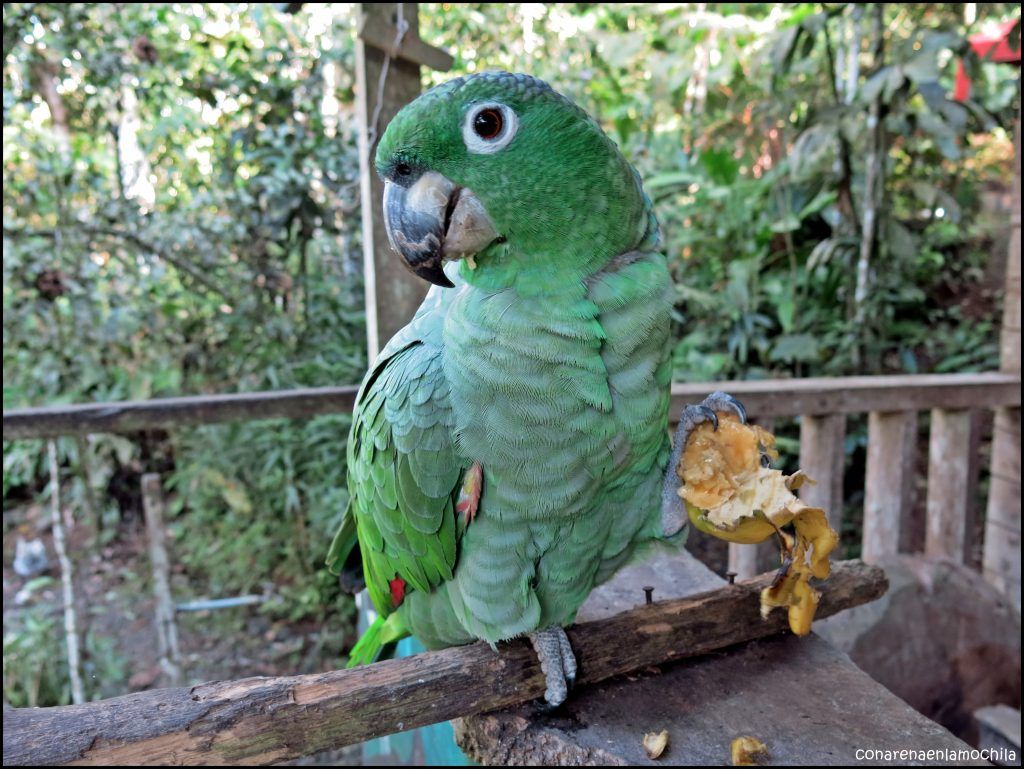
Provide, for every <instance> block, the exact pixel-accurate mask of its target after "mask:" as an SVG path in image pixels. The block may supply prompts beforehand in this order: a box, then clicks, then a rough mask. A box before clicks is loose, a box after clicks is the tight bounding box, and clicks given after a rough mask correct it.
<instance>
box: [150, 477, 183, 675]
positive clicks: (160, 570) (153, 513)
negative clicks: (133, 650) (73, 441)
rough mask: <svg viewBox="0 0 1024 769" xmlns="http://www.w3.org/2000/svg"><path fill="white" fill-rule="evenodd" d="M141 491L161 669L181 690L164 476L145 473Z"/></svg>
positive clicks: (179, 652) (179, 657) (179, 654)
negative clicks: (168, 555) (165, 513)
mask: <svg viewBox="0 0 1024 769" xmlns="http://www.w3.org/2000/svg"><path fill="white" fill-rule="evenodd" d="M141 487H142V510H143V513H144V515H145V517H146V539H147V542H148V544H149V565H150V569H151V570H152V575H153V596H154V598H155V599H156V607H155V609H154V614H155V617H154V621H155V624H156V637H157V644H158V646H159V648H160V667H161V669H162V670H163V671H164V675H165V676H167V680H168V682H169V683H170V684H171V685H172V686H177V685H178V684H179V683H181V650H180V649H179V648H178V623H177V620H176V619H175V616H174V613H175V605H174V599H173V598H172V597H171V561H170V559H169V558H168V557H167V536H166V530H165V527H166V524H165V523H164V487H163V483H162V482H161V481H160V474H159V473H145V474H144V475H143V476H142V481H141Z"/></svg>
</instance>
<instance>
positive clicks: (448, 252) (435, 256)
mask: <svg viewBox="0 0 1024 769" xmlns="http://www.w3.org/2000/svg"><path fill="white" fill-rule="evenodd" d="M375 162H376V167H377V171H378V173H379V174H380V175H381V177H382V179H383V180H384V216H385V223H386V225H387V231H388V237H389V240H390V242H391V246H392V248H393V249H394V250H395V251H396V252H397V253H398V254H399V255H400V256H401V257H402V259H403V260H404V261H405V263H406V265H407V266H408V267H409V269H411V270H412V271H413V272H415V273H416V274H417V275H419V276H420V277H422V278H424V279H426V280H428V281H430V282H431V283H434V284H436V285H441V286H451V285H452V283H451V281H450V280H449V279H448V277H447V276H446V275H445V273H444V271H443V269H442V267H443V264H444V263H445V262H446V261H452V260H459V259H462V260H465V262H464V267H463V273H462V274H463V276H464V277H466V278H467V280H470V281H471V280H472V278H473V277H474V276H479V275H481V274H484V273H486V272H488V271H489V270H492V271H501V272H503V273H504V274H509V273H510V272H517V273H522V272H528V271H530V270H537V269H543V270H545V271H546V273H545V274H547V275H549V276H552V275H555V274H558V273H559V270H561V272H562V274H564V273H565V271H569V272H572V271H575V272H576V273H577V274H581V275H582V274H586V272H587V271H588V270H592V269H593V268H598V267H600V266H601V265H602V264H604V263H605V262H607V261H608V260H609V259H611V258H612V257H614V256H616V255H618V254H621V253H624V252H626V251H629V250H632V249H634V248H636V247H637V246H638V244H640V243H641V242H642V241H643V240H644V238H645V237H649V236H650V233H651V227H652V222H653V218H652V217H650V216H649V214H648V212H647V208H648V206H645V200H646V198H645V196H644V193H643V189H642V187H641V185H640V181H639V177H638V176H637V174H636V172H635V171H634V170H633V168H632V166H630V165H629V163H628V162H627V161H626V160H625V159H624V158H623V156H622V154H621V153H620V152H619V150H618V148H617V147H616V146H615V143H614V142H612V141H611V140H610V139H609V138H608V137H607V136H606V135H605V134H604V132H603V131H602V130H601V129H600V127H599V126H598V125H597V124H596V123H595V122H594V121H593V120H592V119H591V118H590V117H589V116H588V115H587V114H586V113H585V112H584V111H583V110H581V109H580V108H579V107H577V106H576V105H575V104H573V103H572V102H571V101H569V100H568V99H566V98H565V97H563V96H561V95H560V94H558V93H556V92H555V91H554V90H552V89H551V88H550V87H549V86H548V85H547V84H545V83H544V82H542V81H540V80H537V79H536V78H533V77H530V76H527V75H513V74H509V73H506V72H488V73H483V74H480V75H473V76H470V77H466V78H458V79H455V80H452V81H449V82H447V83H445V84H443V85H440V86H438V87H436V88H434V89H432V90H430V91H427V92H426V93H424V94H423V95H422V96H420V97H419V98H417V99H416V100H415V101H413V102H412V103H410V104H408V105H407V106H406V107H404V108H403V109H402V110H401V111H400V112H399V113H398V115H396V116H395V118H394V120H392V121H391V123H390V124H389V125H388V127H387V130H386V131H385V132H384V135H383V136H382V137H381V141H380V143H379V145H378V146H377V153H376V159H375ZM556 268H557V269H556ZM466 269H469V270H470V272H469V273H467V272H466Z"/></svg>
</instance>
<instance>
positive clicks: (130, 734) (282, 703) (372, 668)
mask: <svg viewBox="0 0 1024 769" xmlns="http://www.w3.org/2000/svg"><path fill="white" fill-rule="evenodd" d="M773 577H774V574H764V575H762V576H760V577H758V578H756V579H753V580H750V581H747V582H744V583H737V584H736V585H730V586H726V587H723V588H719V589H716V590H711V591H708V592H704V593H700V594H698V595H694V596H689V597H687V598H682V599H678V600H675V601H664V602H656V603H653V604H651V605H649V606H645V605H641V606H639V607H638V608H636V609H633V610H632V611H627V612H623V613H622V614H618V615H616V616H615V617H612V618H610V619H605V620H601V621H599V622H590V623H583V624H580V625H576V626H574V627H572V628H570V629H569V637H570V640H571V642H572V645H573V649H574V650H575V652H576V656H577V658H578V660H579V662H580V676H579V678H578V679H577V685H580V684H584V685H585V684H592V683H596V682H598V681H603V680H605V679H608V678H611V677H612V676H617V675H622V674H624V673H629V672H631V671H634V670H639V669H642V668H646V667H649V666H650V665H656V664H661V663H663V662H667V661H669V660H676V659H683V658H686V657H694V656H698V655H701V654H707V653H709V652H712V651H715V650H718V649H722V648H725V647H728V646H733V645H735V644H737V643H743V642H745V641H750V640H754V639H756V638H764V637H766V636H769V635H775V634H777V633H780V632H782V631H783V630H784V628H786V626H787V622H788V621H787V617H786V613H785V612H784V611H774V612H772V613H771V614H770V615H769V616H768V618H767V619H766V620H762V619H761V614H760V592H761V589H762V588H763V587H765V586H766V585H767V584H769V583H770V582H771V580H772V578H773ZM886 589H887V582H886V579H885V574H884V573H883V572H882V571H881V569H878V568H876V567H872V566H869V565H867V564H864V563H862V562H860V561H847V562H840V563H837V564H835V565H834V568H833V572H832V576H831V577H830V578H829V579H828V580H827V581H826V582H824V583H822V585H821V591H822V597H821V603H820V604H819V606H818V612H817V616H818V617H827V616H830V615H832V614H835V613H836V612H837V611H841V610H842V609H846V608H850V607H852V606H856V605H859V604H863V603H867V602H868V601H872V600H874V599H876V598H878V597H879V596H881V595H882V594H883V593H884V592H885V590H886ZM544 688H545V684H544V678H543V675H542V673H541V671H540V665H539V664H538V662H537V659H536V657H535V655H534V653H533V651H532V649H531V648H530V645H529V644H528V643H527V642H526V641H524V640H521V639H520V640H516V641H513V642H510V643H508V644H502V648H501V650H500V652H499V653H498V654H495V653H494V652H493V651H492V650H491V648H490V647H489V646H488V645H487V644H485V643H476V644H473V645H471V646H462V647H454V648H451V649H444V650H441V651H436V652H427V653H425V654H418V655H415V656H413V657H407V658H404V659H392V660H386V661H384V662H378V663H376V664H374V665H369V666H366V667H361V668H355V669H352V670H337V671H333V672H330V673H319V674H312V675H301V676H289V677H283V678H247V679H243V680H239V681H221V682H217V683H210V684H203V685H201V686H195V687H192V688H178V689H157V690H152V691H146V692H139V693H136V694H129V695H127V696H124V697H117V698H115V699H110V700H104V701H100V702H93V703H87V704H84V705H68V706H64V707H56V708H9V707H4V729H3V739H4V763H5V764H8V763H10V764H34V765H63V764H69V763H79V764H86V763H90V764H114V765H118V764H120V765H153V764H166V763H172V762H173V763H176V764H209V763H220V764H270V763H278V762H281V761H288V760H291V759H294V758H299V757H301V756H307V755H312V754H313V753H317V752H319V751H322V750H327V749H330V748H338V747H341V746H343V745H350V744H353V743H357V742H362V741H364V740H367V739H370V738H373V737H379V736H382V735H385V734H392V733H395V732H400V731H406V730H409V729H413V728H416V727H419V726H424V725H427V724H432V723H437V722H439V721H447V720H450V719H452V718H456V717H459V716H465V715H470V714H474V713H482V712H486V711H490V710H495V709H497V708H502V707H508V706H510V705H515V704H520V703H524V702H528V701H530V700H533V699H536V698H537V697H539V696H541V695H542V694H543V692H544Z"/></svg>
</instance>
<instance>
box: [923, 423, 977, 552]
mask: <svg viewBox="0 0 1024 769" xmlns="http://www.w3.org/2000/svg"><path fill="white" fill-rule="evenodd" d="M971 422H972V420H971V412H970V411H966V410H958V411H947V410H946V409H932V422H931V435H930V437H929V439H928V507H927V510H928V513H927V516H928V517H927V524H926V530H925V546H924V552H925V554H926V555H929V556H933V557H946V558H952V559H954V560H956V561H957V562H958V563H963V562H964V559H965V557H966V555H967V550H966V547H967V522H968V519H969V517H970V516H969V508H970V504H971V500H970V499H969V496H968V495H969V492H970V488H971V466H972V465H971V461H970V451H971Z"/></svg>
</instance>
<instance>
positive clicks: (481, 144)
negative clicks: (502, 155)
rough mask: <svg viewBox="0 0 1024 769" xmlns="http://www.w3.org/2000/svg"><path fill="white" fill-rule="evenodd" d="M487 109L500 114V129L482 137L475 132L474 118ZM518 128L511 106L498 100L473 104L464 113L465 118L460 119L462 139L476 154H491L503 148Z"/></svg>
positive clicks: (516, 118) (467, 147) (513, 136)
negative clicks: (492, 134) (486, 136)
mask: <svg viewBox="0 0 1024 769" xmlns="http://www.w3.org/2000/svg"><path fill="white" fill-rule="evenodd" d="M488 110H493V111H495V112H497V113H498V114H499V115H500V116H501V129H500V130H499V131H498V133H496V134H495V135H494V136H492V137H490V138H484V137H483V136H481V135H480V134H479V133H477V127H476V119H477V118H478V117H479V116H480V115H481V114H482V113H484V112H487V111H488ZM518 130H519V117H518V116H517V115H516V113H515V112H514V111H513V110H512V108H511V107H507V106H505V105H504V104H499V103H498V102H487V103H486V104H474V105H473V107H472V108H471V109H470V110H469V112H467V113H466V119H465V120H463V121H462V141H463V142H465V144H466V149H467V150H469V151H470V152H473V153H475V154H477V155H493V154H494V153H495V152H500V151H501V150H503V149H505V148H506V147H507V146H508V145H509V143H510V142H511V141H512V139H514V138H515V135H516V131H518Z"/></svg>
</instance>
